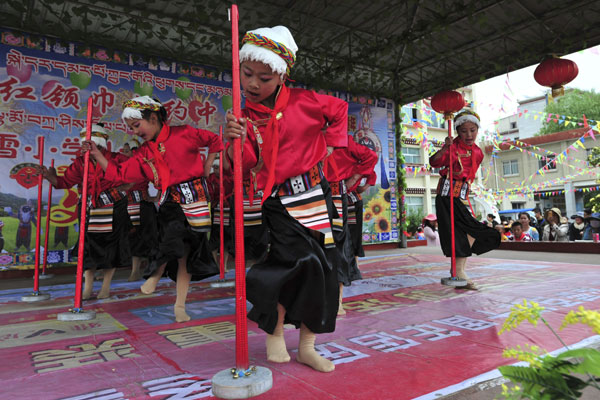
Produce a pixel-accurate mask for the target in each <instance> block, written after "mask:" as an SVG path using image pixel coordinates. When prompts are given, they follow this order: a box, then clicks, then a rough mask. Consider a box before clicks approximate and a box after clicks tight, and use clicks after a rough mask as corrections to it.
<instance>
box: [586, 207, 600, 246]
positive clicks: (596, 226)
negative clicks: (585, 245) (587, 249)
mask: <svg viewBox="0 0 600 400" xmlns="http://www.w3.org/2000/svg"><path fill="white" fill-rule="evenodd" d="M586 221H587V222H588V225H589V228H587V229H586V230H585V231H584V234H583V240H594V234H598V233H600V213H598V212H595V213H591V214H590V216H589V217H588V218H587V220H586Z"/></svg>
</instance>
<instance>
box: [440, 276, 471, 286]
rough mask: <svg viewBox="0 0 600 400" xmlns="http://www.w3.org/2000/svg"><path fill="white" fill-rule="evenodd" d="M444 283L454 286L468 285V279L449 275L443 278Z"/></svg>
mask: <svg viewBox="0 0 600 400" xmlns="http://www.w3.org/2000/svg"><path fill="white" fill-rule="evenodd" d="M441 283H442V285H446V286H454V287H458V286H466V285H467V281H466V280H464V279H461V278H459V277H452V276H451V277H448V278H442V281H441Z"/></svg>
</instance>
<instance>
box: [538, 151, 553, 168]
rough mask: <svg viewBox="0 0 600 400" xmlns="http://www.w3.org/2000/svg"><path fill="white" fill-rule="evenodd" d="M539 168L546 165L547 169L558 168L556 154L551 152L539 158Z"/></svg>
mask: <svg viewBox="0 0 600 400" xmlns="http://www.w3.org/2000/svg"><path fill="white" fill-rule="evenodd" d="M538 163H539V168H544V167H545V166H546V165H547V167H546V169H547V170H554V169H556V156H555V155H554V154H549V155H547V156H546V157H545V158H542V159H540V160H538Z"/></svg>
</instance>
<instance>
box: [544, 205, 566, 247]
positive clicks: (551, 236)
mask: <svg viewBox="0 0 600 400" xmlns="http://www.w3.org/2000/svg"><path fill="white" fill-rule="evenodd" d="M544 217H545V219H546V221H548V225H546V226H544V234H543V236H542V240H544V241H549V242H568V241H569V225H568V224H564V223H562V221H561V218H562V215H561V213H560V210H559V209H558V208H556V207H554V208H551V209H550V210H548V211H546V215H545V216H544Z"/></svg>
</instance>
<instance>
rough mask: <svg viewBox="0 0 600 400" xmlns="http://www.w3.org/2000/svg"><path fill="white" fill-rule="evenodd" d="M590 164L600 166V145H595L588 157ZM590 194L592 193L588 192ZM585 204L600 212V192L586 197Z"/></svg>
mask: <svg viewBox="0 0 600 400" xmlns="http://www.w3.org/2000/svg"><path fill="white" fill-rule="evenodd" d="M588 161H589V162H590V165H593V166H594V167H598V166H600V147H594V149H593V150H592V152H591V154H590V155H589V157H588ZM588 194H590V193H588ZM584 200H585V206H586V207H590V208H591V209H592V211H593V212H600V194H596V195H591V196H590V198H589V199H588V198H584Z"/></svg>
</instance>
